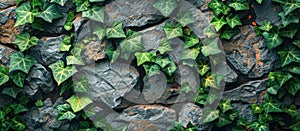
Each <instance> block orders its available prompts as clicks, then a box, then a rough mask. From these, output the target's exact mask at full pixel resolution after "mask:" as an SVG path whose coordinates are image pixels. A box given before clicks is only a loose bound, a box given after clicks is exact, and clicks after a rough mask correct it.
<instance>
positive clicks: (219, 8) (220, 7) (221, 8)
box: [208, 0, 231, 16]
mask: <svg viewBox="0 0 300 131" xmlns="http://www.w3.org/2000/svg"><path fill="white" fill-rule="evenodd" d="M208 7H209V8H211V9H212V10H213V11H214V13H215V15H217V16H218V15H219V14H221V13H223V14H224V15H227V14H228V13H229V12H230V11H231V9H230V8H229V7H228V6H227V5H225V4H224V3H223V2H219V1H218V0H212V1H211V2H209V3H208Z"/></svg>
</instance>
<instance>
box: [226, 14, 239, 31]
mask: <svg viewBox="0 0 300 131" xmlns="http://www.w3.org/2000/svg"><path fill="white" fill-rule="evenodd" d="M226 22H227V24H228V25H229V26H230V27H231V28H234V27H235V26H238V25H242V22H241V20H240V17H239V16H238V15H232V14H231V15H229V16H227V17H226Z"/></svg>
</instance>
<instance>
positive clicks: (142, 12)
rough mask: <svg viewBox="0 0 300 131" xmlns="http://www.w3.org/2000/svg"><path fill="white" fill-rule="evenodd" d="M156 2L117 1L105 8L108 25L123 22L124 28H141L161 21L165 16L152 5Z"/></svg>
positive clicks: (146, 0)
mask: <svg viewBox="0 0 300 131" xmlns="http://www.w3.org/2000/svg"><path fill="white" fill-rule="evenodd" d="M155 2H156V0H126V1H124V0H115V1H112V2H111V3H109V4H108V5H106V6H105V12H106V13H107V19H106V21H105V22H106V25H107V26H110V25H111V23H112V22H113V21H122V22H123V24H124V27H141V26H145V25H147V24H154V23H156V22H158V21H160V20H161V19H162V18H163V16H162V15H161V14H160V13H159V11H158V10H157V9H155V8H154V7H153V6H152V5H153V4H154V3H155Z"/></svg>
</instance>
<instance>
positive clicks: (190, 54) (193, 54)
mask: <svg viewBox="0 0 300 131" xmlns="http://www.w3.org/2000/svg"><path fill="white" fill-rule="evenodd" d="M199 53H200V51H199V50H198V49H197V48H193V49H184V50H183V52H182V56H181V60H185V59H192V60H195V59H196V58H197V57H198V55H199Z"/></svg>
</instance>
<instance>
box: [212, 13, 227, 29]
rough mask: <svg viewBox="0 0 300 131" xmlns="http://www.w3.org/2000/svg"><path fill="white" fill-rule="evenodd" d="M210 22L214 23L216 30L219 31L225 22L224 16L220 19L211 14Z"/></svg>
mask: <svg viewBox="0 0 300 131" xmlns="http://www.w3.org/2000/svg"><path fill="white" fill-rule="evenodd" d="M210 23H211V24H212V25H214V27H215V28H216V30H217V31H219V30H220V29H221V28H222V27H223V26H224V25H226V24H227V22H226V21H225V19H224V17H221V18H220V19H219V18H218V17H217V16H213V18H212V19H211V21H210Z"/></svg>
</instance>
